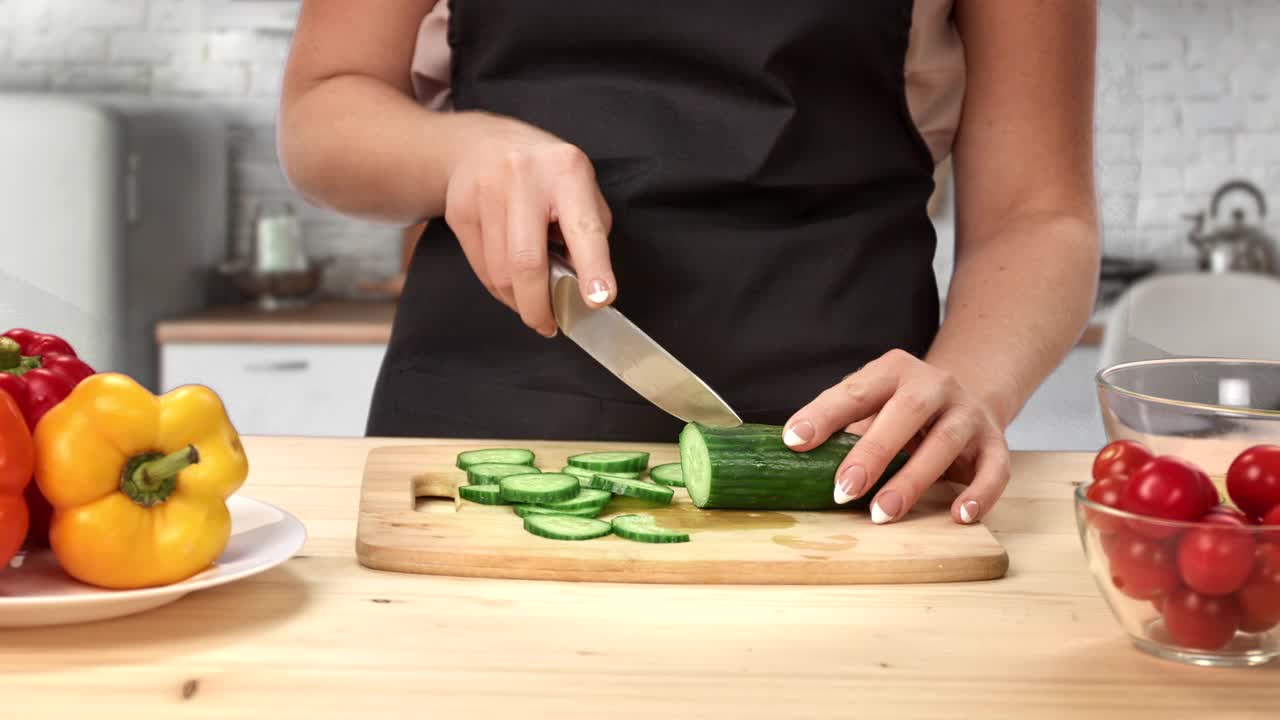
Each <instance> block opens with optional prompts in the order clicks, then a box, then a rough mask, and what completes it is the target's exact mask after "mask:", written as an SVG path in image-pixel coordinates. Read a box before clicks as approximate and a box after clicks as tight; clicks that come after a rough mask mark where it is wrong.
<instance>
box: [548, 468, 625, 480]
mask: <svg viewBox="0 0 1280 720" xmlns="http://www.w3.org/2000/svg"><path fill="white" fill-rule="evenodd" d="M560 472H562V473H568V474H570V475H576V476H578V477H580V478H583V479H586V480H590V479H591V478H593V477H595V476H596V471H594V470H587V469H586V468H580V467H577V466H576V465H565V466H564V467H562V468H560ZM607 474H609V475H613V476H614V477H624V478H628V479H630V480H639V479H640V473H638V472H610V473H607Z"/></svg>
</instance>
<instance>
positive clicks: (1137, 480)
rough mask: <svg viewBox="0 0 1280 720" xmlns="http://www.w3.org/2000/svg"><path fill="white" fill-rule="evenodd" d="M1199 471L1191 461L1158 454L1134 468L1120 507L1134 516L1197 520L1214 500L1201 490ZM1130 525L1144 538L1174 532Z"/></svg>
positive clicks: (1149, 525)
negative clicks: (1134, 514) (1144, 463)
mask: <svg viewBox="0 0 1280 720" xmlns="http://www.w3.org/2000/svg"><path fill="white" fill-rule="evenodd" d="M1202 475H1203V473H1202V472H1201V471H1200V469H1199V468H1197V467H1196V466H1194V465H1192V464H1191V463H1188V462H1185V461H1183V460H1179V459H1178V458H1175V457H1170V456H1167V455H1162V456H1160V457H1158V458H1155V459H1153V460H1151V461H1150V462H1148V463H1147V464H1146V465H1143V466H1142V467H1140V468H1138V471H1137V472H1135V473H1134V474H1133V477H1131V478H1129V482H1127V483H1125V488H1124V500H1123V504H1122V507H1123V508H1124V509H1125V510H1128V511H1129V512H1132V513H1136V514H1138V515H1148V516H1151V517H1157V518H1163V519H1165V520H1182V521H1191V520H1197V519H1199V518H1200V516H1201V515H1204V514H1205V513H1206V512H1208V510H1209V508H1211V507H1213V505H1214V503H1211V502H1209V498H1208V497H1207V496H1206V493H1205V492H1204V485H1203V484H1202V482H1201V476H1202ZM1130 526H1131V527H1132V528H1133V529H1134V530H1135V531H1136V532H1139V533H1142V534H1143V535H1146V536H1148V537H1154V538H1168V537H1173V536H1174V535H1177V534H1178V533H1179V532H1180V530H1179V529H1178V528H1176V527H1166V526H1163V525H1158V524H1156V523H1147V522H1141V521H1136V520H1135V521H1131V522H1130Z"/></svg>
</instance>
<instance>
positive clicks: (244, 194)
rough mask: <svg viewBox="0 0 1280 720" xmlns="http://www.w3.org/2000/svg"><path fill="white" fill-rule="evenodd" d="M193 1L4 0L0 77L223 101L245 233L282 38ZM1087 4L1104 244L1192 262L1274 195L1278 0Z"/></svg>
mask: <svg viewBox="0 0 1280 720" xmlns="http://www.w3.org/2000/svg"><path fill="white" fill-rule="evenodd" d="M201 5H202V0H0V89H21V90H45V91H65V92H95V93H97V92H116V93H127V94H140V95H150V96H155V97H175V98H188V99H192V100H193V101H198V102H200V103H201V104H202V106H204V107H207V108H209V111H210V112H218V113H221V114H222V115H224V116H225V117H226V118H227V121H228V123H229V125H230V127H231V128H232V131H233V132H232V135H233V138H234V145H233V147H232V149H231V152H232V160H233V167H234V168H235V174H234V179H233V182H234V183H235V188H234V190H235V192H236V194H237V196H238V199H237V202H236V207H237V208H238V210H237V215H236V217H235V218H234V221H233V226H234V227H235V228H236V230H235V232H236V235H237V238H239V239H240V240H241V241H242V242H243V239H244V238H245V237H246V235H247V232H248V230H247V229H248V227H249V224H250V220H249V217H250V215H251V214H252V208H253V207H254V206H255V204H256V203H257V202H258V201H259V200H262V199H264V198H265V199H271V200H286V199H292V198H293V195H292V193H291V191H290V190H289V188H288V185H287V183H286V182H285V181H284V178H283V177H282V175H281V174H280V171H279V168H278V167H277V163H276V159H275V154H274V152H275V146H274V132H273V130H272V127H271V122H272V117H273V115H274V111H275V102H276V96H277V94H278V89H279V83H280V74H281V71H282V69H283V63H284V58H285V54H286V52H287V49H288V38H287V37H285V36H282V35H274V34H258V33H253V32H245V31H221V30H214V29H212V28H210V27H206V26H205V23H204V20H203V12H202V8H201ZM1099 10H1100V27H1099V39H1100V50H1099V62H1098V104H1097V109H1098V112H1097V121H1096V125H1097V129H1098V133H1097V157H1098V181H1099V189H1100V197H1099V207H1100V208H1101V213H1102V217H1103V222H1104V233H1105V241H1106V248H1107V252H1108V253H1112V254H1118V255H1133V254H1142V255H1150V256H1154V257H1157V258H1159V259H1163V260H1168V261H1173V262H1180V263H1182V262H1190V260H1191V257H1192V255H1191V251H1190V249H1189V248H1188V247H1187V245H1186V242H1185V240H1184V237H1185V233H1186V228H1187V225H1186V222H1185V221H1184V220H1183V218H1182V216H1183V214H1184V213H1189V212H1195V211H1197V210H1201V209H1204V208H1206V207H1207V205H1208V199H1209V195H1210V193H1211V192H1212V191H1213V189H1214V188H1215V187H1217V186H1218V185H1219V184H1221V183H1222V182H1224V181H1226V180H1228V179H1231V178H1233V177H1236V176H1241V177H1246V178H1249V179H1251V180H1253V181H1255V182H1257V183H1258V184H1259V185H1260V186H1261V187H1262V188H1263V190H1264V191H1266V192H1267V193H1268V194H1269V195H1274V196H1276V197H1277V198H1280V0H1100V5H1099ZM294 203H295V205H296V206H297V207H298V208H299V210H300V211H301V212H302V213H303V215H304V218H305V221H306V223H307V228H308V233H309V237H310V240H309V241H310V242H311V244H312V250H313V252H315V253H316V254H321V255H331V256H337V257H339V258H340V259H341V262H340V264H339V268H346V269H347V270H346V275H345V276H343V272H344V271H342V270H341V269H340V270H339V273H338V274H339V275H340V276H343V277H348V278H349V276H350V275H351V274H352V273H354V272H357V271H360V270H365V271H369V270H373V271H378V272H383V271H390V270H391V269H393V268H394V266H395V263H396V257H397V256H396V253H397V247H396V243H395V242H394V239H395V236H396V231H395V230H394V229H388V228H384V227H379V226H372V225H369V224H366V223H358V222H354V221H349V220H346V219H342V218H336V217H334V216H333V215H332V214H329V213H325V212H322V211H318V210H313V209H309V208H305V207H304V206H303V204H302V203H300V202H297V201H296V199H294ZM1277 204H1280V199H1278V200H1277ZM1270 229H1271V230H1272V232H1273V233H1274V234H1276V235H1277V236H1280V227H1276V228H1270ZM337 282H339V283H346V282H347V280H346V279H340V280H339V281H337Z"/></svg>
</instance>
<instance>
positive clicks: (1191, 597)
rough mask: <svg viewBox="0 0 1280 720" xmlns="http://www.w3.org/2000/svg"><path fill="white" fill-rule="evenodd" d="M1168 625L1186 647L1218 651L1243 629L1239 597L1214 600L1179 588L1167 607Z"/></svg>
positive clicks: (1165, 612)
mask: <svg viewBox="0 0 1280 720" xmlns="http://www.w3.org/2000/svg"><path fill="white" fill-rule="evenodd" d="M1163 612H1164V626H1165V628H1167V629H1168V630H1169V637H1170V638H1172V639H1173V641H1174V642H1175V643H1177V644H1179V645H1182V646H1183V647H1189V648H1195V649H1197V650H1217V649H1219V648H1222V647H1224V646H1225V645H1226V644H1227V643H1229V642H1231V638H1233V637H1235V634H1236V630H1237V629H1239V628H1240V606H1239V605H1238V604H1237V603H1236V599H1235V596H1233V595H1225V596H1222V597H1214V596H1211V595H1201V594H1200V593H1198V592H1196V591H1195V590H1190V589H1188V588H1178V589H1177V590H1176V591H1174V593H1173V594H1172V595H1170V596H1169V599H1168V600H1166V601H1165V604H1164V611H1163Z"/></svg>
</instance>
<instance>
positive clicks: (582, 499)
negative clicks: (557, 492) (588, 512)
mask: <svg viewBox="0 0 1280 720" xmlns="http://www.w3.org/2000/svg"><path fill="white" fill-rule="evenodd" d="M611 499H613V494H612V493H610V492H608V491H605V490H596V489H595V488H582V489H581V490H579V491H578V494H577V495H574V496H573V497H571V498H569V499H568V500H561V501H559V502H544V503H538V504H539V506H541V507H544V508H546V509H548V510H564V511H566V512H567V511H571V510H583V509H587V508H597V509H603V508H604V506H605V505H608V504H609V501H610V500H611Z"/></svg>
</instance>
